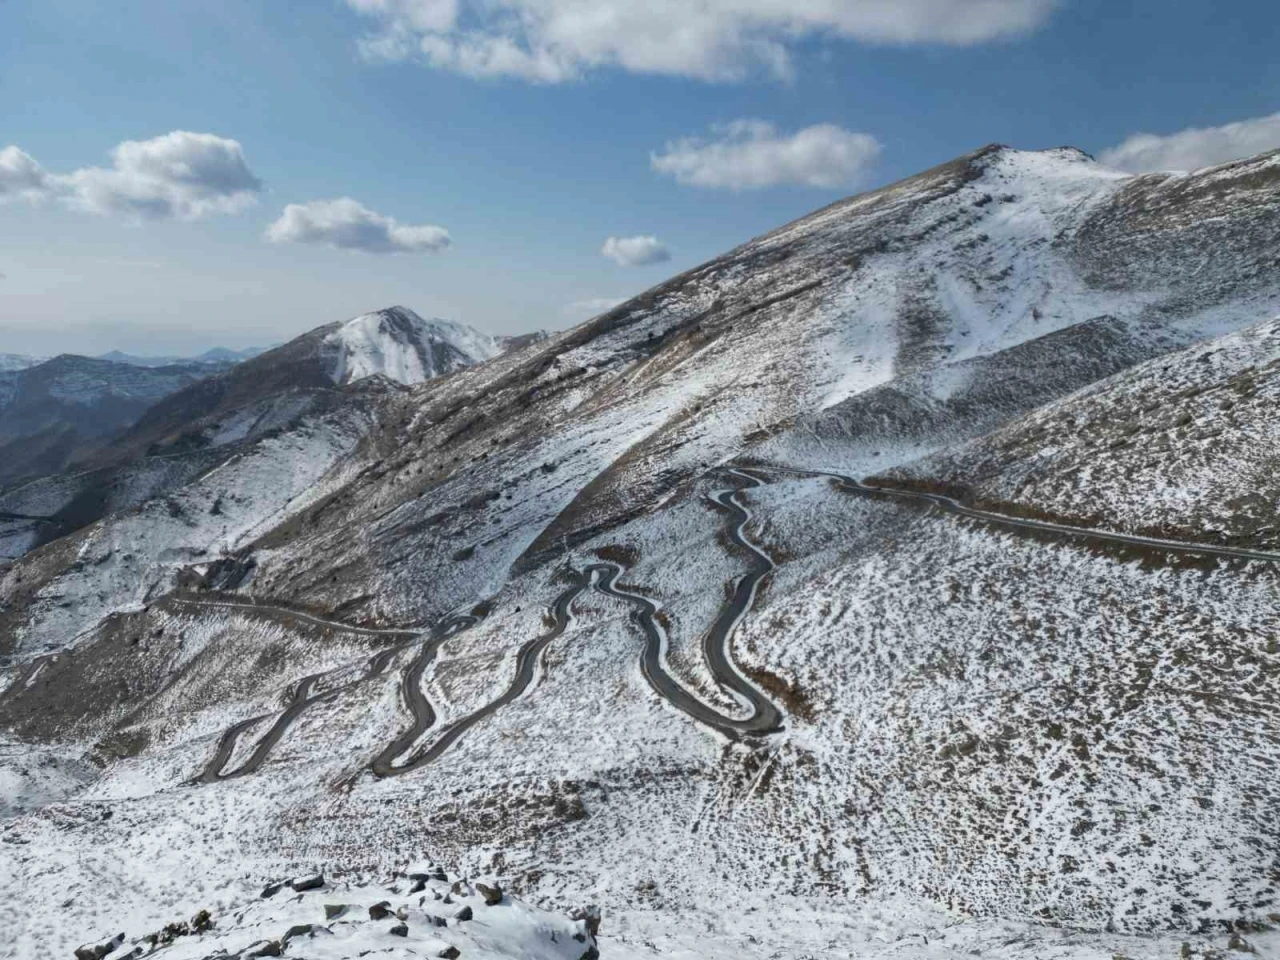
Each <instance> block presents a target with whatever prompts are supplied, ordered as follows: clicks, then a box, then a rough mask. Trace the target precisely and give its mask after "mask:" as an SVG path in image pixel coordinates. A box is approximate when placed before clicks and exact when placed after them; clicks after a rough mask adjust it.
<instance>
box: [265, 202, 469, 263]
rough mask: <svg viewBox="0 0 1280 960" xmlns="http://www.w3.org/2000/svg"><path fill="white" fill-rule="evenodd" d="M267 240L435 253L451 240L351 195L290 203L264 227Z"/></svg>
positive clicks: (367, 250)
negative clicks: (277, 217) (390, 215)
mask: <svg viewBox="0 0 1280 960" xmlns="http://www.w3.org/2000/svg"><path fill="white" fill-rule="evenodd" d="M267 239H268V240H270V241H271V242H273V243H318V244H324V245H325V246H330V247H337V248H338V249H341V250H362V251H364V252H365V253H438V252H440V251H442V250H444V249H445V248H446V247H448V246H449V245H450V244H451V243H452V242H453V240H452V238H451V237H450V236H449V231H448V230H446V229H444V228H443V227H433V226H430V225H424V226H419V227H412V226H406V225H405V224H401V223H397V222H396V221H395V220H394V219H392V218H391V217H384V216H383V215H382V214H380V213H376V212H374V211H373V210H370V209H369V208H368V207H365V206H363V205H361V204H359V203H357V202H356V201H355V200H352V199H351V198H350V197H340V198H338V199H337V200H312V201H311V202H309V203H291V204H289V205H288V206H287V207H285V208H284V213H282V214H281V215H280V219H279V220H277V221H276V222H275V223H273V224H271V226H269V227H268V228H267Z"/></svg>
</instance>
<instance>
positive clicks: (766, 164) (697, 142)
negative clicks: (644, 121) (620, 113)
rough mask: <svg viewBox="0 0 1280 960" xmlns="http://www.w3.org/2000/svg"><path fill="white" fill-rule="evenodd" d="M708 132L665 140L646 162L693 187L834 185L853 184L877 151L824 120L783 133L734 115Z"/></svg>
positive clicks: (867, 140)
mask: <svg viewBox="0 0 1280 960" xmlns="http://www.w3.org/2000/svg"><path fill="white" fill-rule="evenodd" d="M712 133H713V134H714V136H713V137H712V138H710V139H706V138H701V137H686V138H684V139H681V140H675V141H672V142H671V143H668V144H667V146H666V149H665V150H664V151H663V152H662V153H654V154H652V155H650V158H649V162H650V165H651V166H652V167H653V169H654V170H656V171H657V172H658V173H662V174H666V175H668V176H672V177H675V179H676V180H677V181H678V182H679V183H684V184H689V185H691V186H696V187H721V188H727V189H730V190H752V189H759V188H761V187H774V186H778V185H780V184H792V185H798V186H805V187H822V188H826V189H840V188H848V187H853V186H856V185H857V184H858V183H859V182H860V181H861V180H862V179H863V178H864V176H865V175H866V173H867V171H868V170H869V169H870V168H871V166H872V165H873V164H874V163H875V162H876V159H877V158H878V157H879V156H880V143H879V141H877V140H876V138H875V137H873V136H871V135H870V134H866V133H854V132H852V131H849V130H844V129H842V128H840V127H837V126H834V125H832V124H829V123H824V124H818V125H816V126H812V127H805V128H804V129H803V130H799V131H797V132H795V133H792V134H783V133H780V132H779V131H778V130H777V128H776V127H774V125H773V124H771V123H768V122H766V121H764V120H736V121H734V122H733V123H728V124H720V125H718V126H716V127H713V128H712Z"/></svg>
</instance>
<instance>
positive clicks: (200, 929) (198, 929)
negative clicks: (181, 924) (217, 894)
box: [191, 910, 213, 933]
mask: <svg viewBox="0 0 1280 960" xmlns="http://www.w3.org/2000/svg"><path fill="white" fill-rule="evenodd" d="M212 929H213V915H212V914H211V913H209V911H208V910H201V911H200V912H199V913H197V914H196V915H195V916H194V917H192V918H191V932H192V933H204V932H205V931H206V930H212Z"/></svg>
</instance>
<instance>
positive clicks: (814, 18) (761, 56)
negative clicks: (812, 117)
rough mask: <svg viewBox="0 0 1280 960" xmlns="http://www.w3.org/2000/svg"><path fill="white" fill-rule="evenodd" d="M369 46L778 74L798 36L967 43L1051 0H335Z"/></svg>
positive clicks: (570, 73) (445, 59) (571, 73)
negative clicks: (350, 12) (371, 22)
mask: <svg viewBox="0 0 1280 960" xmlns="http://www.w3.org/2000/svg"><path fill="white" fill-rule="evenodd" d="M347 4H348V5H349V6H350V7H351V8H352V9H354V10H356V11H358V12H360V13H363V14H366V15H368V16H369V17H371V18H373V19H375V20H376V21H377V22H378V23H379V24H380V26H381V29H380V31H379V32H377V33H375V34H373V35H372V36H368V37H366V38H365V39H364V40H363V41H362V43H361V50H362V51H363V52H364V54H365V55H366V56H368V57H371V58H378V59H409V58H416V59H421V60H422V61H424V62H425V63H427V64H429V65H430V66H432V67H436V68H438V69H444V70H452V71H456V72H458V73H462V74H466V75H469V76H474V77H515V78H519V79H522V80H528V81H532V82H538V83H562V82H565V81H569V80H575V79H579V78H581V77H582V76H584V75H585V74H587V73H589V72H591V71H592V70H597V69H601V68H616V69H621V70H626V71H629V72H632V73H649V74H665V75H669V76H682V77H695V78H699V79H703V80H716V81H732V80H741V79H744V78H745V77H747V76H750V75H752V74H755V73H764V74H767V75H772V76H775V77H786V76H788V75H789V74H790V73H791V72H792V69H793V67H792V58H793V55H794V51H795V49H796V48H797V47H798V46H799V45H800V44H802V43H804V42H805V41H806V40H812V39H814V38H836V39H845V40H859V41H864V42H870V43H880V44H912V43H932V44H951V45H968V44H975V43H983V42H986V41H990V40H997V39H1000V38H1004V37H1009V36H1014V35H1018V34H1022V33H1026V32H1028V31H1031V30H1034V29H1035V28H1037V27H1039V26H1041V25H1042V24H1043V23H1044V22H1045V21H1046V20H1047V19H1048V18H1049V15H1050V14H1051V13H1052V12H1053V10H1054V9H1055V8H1056V7H1057V6H1058V5H1059V0H839V2H833V0H644V2H637V0H347Z"/></svg>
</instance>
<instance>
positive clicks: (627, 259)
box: [600, 237, 671, 267]
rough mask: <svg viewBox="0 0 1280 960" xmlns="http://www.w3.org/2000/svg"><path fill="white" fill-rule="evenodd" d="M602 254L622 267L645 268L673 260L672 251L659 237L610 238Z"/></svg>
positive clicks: (602, 249)
mask: <svg viewBox="0 0 1280 960" xmlns="http://www.w3.org/2000/svg"><path fill="white" fill-rule="evenodd" d="M600 252H601V253H603V254H604V255H605V256H606V257H608V258H609V259H610V260H612V261H613V262H614V263H616V264H618V266H620V267H645V266H648V265H649V264H652V263H663V262H664V261H667V260H670V259H671V251H670V250H668V249H667V245H666V244H665V243H663V242H662V241H661V240H659V239H658V238H657V237H610V238H609V239H608V240H606V241H605V242H604V246H603V247H602V248H601V249H600Z"/></svg>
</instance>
